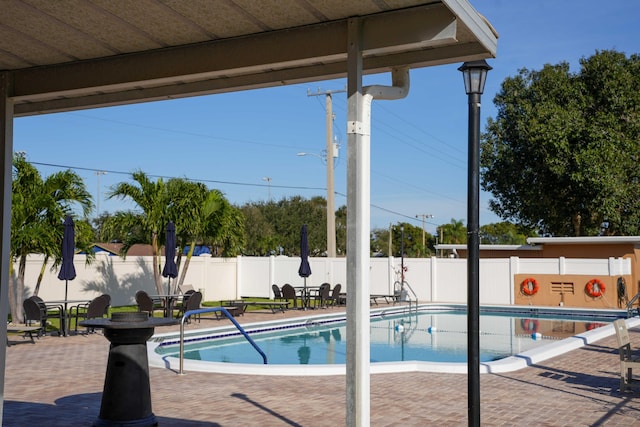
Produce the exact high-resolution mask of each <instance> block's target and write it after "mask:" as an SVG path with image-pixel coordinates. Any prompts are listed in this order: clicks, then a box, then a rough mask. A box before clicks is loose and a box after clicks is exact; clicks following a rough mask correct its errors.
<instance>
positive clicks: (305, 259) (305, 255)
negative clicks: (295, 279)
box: [298, 224, 311, 309]
mask: <svg viewBox="0 0 640 427" xmlns="http://www.w3.org/2000/svg"><path fill="white" fill-rule="evenodd" d="M298 275H299V276H300V277H303V278H304V296H303V299H302V306H303V307H304V308H305V309H306V308H307V277H309V276H311V266H310V265H309V237H308V236H307V224H303V225H302V229H301V230H300V268H299V269H298Z"/></svg>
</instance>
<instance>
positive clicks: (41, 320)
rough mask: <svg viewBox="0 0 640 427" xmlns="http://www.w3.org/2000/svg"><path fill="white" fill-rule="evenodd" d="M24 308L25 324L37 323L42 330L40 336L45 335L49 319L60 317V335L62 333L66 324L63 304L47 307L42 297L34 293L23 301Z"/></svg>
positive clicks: (39, 332)
mask: <svg viewBox="0 0 640 427" xmlns="http://www.w3.org/2000/svg"><path fill="white" fill-rule="evenodd" d="M22 308H23V309H24V323H25V325H32V324H33V323H35V324H36V325H39V326H40V327H41V330H40V331H38V336H41V335H45V333H46V331H47V319H58V321H59V322H60V323H59V329H58V335H62V331H63V326H64V309H63V307H62V306H61V305H56V306H54V307H47V305H46V304H45V302H44V301H43V300H42V298H40V297H38V296H35V295H34V296H31V297H29V298H27V299H26V300H24V301H23V303H22Z"/></svg>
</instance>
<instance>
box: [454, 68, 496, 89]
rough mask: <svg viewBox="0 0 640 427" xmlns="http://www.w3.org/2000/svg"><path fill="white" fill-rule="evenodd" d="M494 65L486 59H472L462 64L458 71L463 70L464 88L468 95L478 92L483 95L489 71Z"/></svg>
mask: <svg viewBox="0 0 640 427" xmlns="http://www.w3.org/2000/svg"><path fill="white" fill-rule="evenodd" d="M491 69H492V67H491V66H490V65H489V64H487V61H485V60H484V59H483V60H481V61H471V62H465V63H464V64H462V66H461V67H460V68H458V71H462V77H463V79H464V90H465V92H467V95H471V94H472V93H477V94H479V95H482V93H483V92H484V83H485V81H486V80H487V72H489V70H491Z"/></svg>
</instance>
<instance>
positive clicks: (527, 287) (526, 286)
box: [520, 277, 540, 296]
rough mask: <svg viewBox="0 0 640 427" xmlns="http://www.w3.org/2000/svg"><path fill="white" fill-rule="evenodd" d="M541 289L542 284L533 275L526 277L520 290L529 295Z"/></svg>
mask: <svg viewBox="0 0 640 427" xmlns="http://www.w3.org/2000/svg"><path fill="white" fill-rule="evenodd" d="M539 289H540V285H539V284H538V281H537V280H536V279H534V278H533V277H529V278H526V279H524V280H523V281H522V284H521V285H520V292H522V293H523V294H525V295H528V296H532V295H535V294H536V293H537V292H538V290H539Z"/></svg>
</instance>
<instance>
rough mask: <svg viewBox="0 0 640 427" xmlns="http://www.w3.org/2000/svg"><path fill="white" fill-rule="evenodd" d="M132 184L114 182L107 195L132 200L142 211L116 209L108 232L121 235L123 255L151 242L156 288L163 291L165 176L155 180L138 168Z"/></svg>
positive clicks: (165, 217) (166, 205) (166, 219)
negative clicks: (162, 250)
mask: <svg viewBox="0 0 640 427" xmlns="http://www.w3.org/2000/svg"><path fill="white" fill-rule="evenodd" d="M132 179H133V181H134V182H133V183H131V182H120V183H117V184H116V185H114V187H113V188H112V189H111V191H110V192H109V193H108V194H107V197H108V198H110V199H111V198H118V199H130V200H131V201H133V202H134V203H135V204H136V205H137V206H138V208H140V209H141V211H142V212H131V211H130V212H117V213H116V214H115V215H113V216H112V217H111V218H110V220H109V221H108V223H105V224H104V228H105V231H104V232H105V234H106V235H111V236H113V235H120V236H121V238H122V242H123V243H124V246H123V255H125V256H126V253H127V251H128V250H129V248H130V247H131V246H133V245H134V244H136V243H149V244H151V251H152V255H153V277H154V282H155V285H156V290H157V291H158V293H159V294H162V293H164V291H163V284H162V277H161V275H160V272H161V271H162V270H161V267H160V261H161V260H160V256H159V255H160V247H161V242H164V239H165V233H166V231H165V230H166V225H167V223H168V222H169V220H170V218H168V217H167V207H168V206H169V203H170V197H169V193H168V190H167V185H166V183H165V182H164V181H163V180H162V178H158V180H157V181H155V182H154V181H152V180H151V179H150V178H149V177H148V176H147V174H145V173H144V172H142V171H136V172H134V173H133V174H132Z"/></svg>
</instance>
